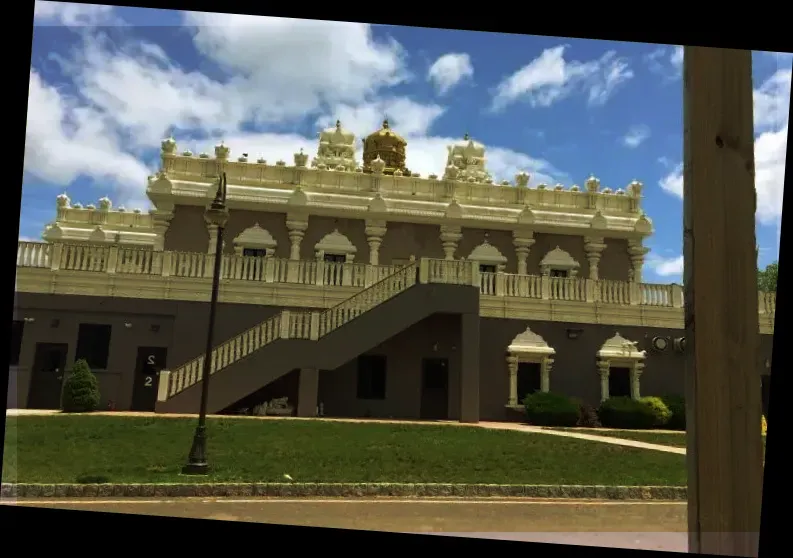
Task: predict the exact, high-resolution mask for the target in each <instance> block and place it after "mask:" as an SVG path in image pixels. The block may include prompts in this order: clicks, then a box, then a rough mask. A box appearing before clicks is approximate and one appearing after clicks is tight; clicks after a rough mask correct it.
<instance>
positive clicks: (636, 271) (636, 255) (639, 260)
mask: <svg viewBox="0 0 793 558" xmlns="http://www.w3.org/2000/svg"><path fill="white" fill-rule="evenodd" d="M649 251H650V249H649V248H645V247H644V246H643V245H642V241H641V240H628V255H629V256H630V259H631V269H632V270H633V282H634V283H641V282H642V268H643V267H644V256H646V255H647V253H648V252H649Z"/></svg>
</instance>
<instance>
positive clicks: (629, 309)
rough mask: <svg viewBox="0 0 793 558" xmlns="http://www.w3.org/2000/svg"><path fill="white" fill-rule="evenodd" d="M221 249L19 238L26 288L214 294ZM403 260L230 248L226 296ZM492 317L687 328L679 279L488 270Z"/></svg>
mask: <svg viewBox="0 0 793 558" xmlns="http://www.w3.org/2000/svg"><path fill="white" fill-rule="evenodd" d="M213 262H214V256H212V255H210V254H203V253H187V252H155V251H151V250H143V249H135V248H121V247H118V246H91V245H76V244H48V243H41V242H20V243H19V246H18V251H17V290H18V291H20V292H34V293H53V294H82V295H86V294H88V295H96V296H119V297H132V298H153V299H171V300H196V301H201V300H207V299H208V297H209V292H210V281H211V278H212V266H213ZM396 269H398V268H397V267H396V266H374V265H369V264H364V263H332V262H324V261H297V260H284V259H278V258H271V257H250V256H237V255H223V261H222V264H221V273H222V282H221V290H220V300H221V301H222V302H233V303H242V304H261V305H269V306H283V307H306V308H328V307H330V306H333V305H335V304H338V303H340V302H342V301H344V300H346V299H347V298H349V297H350V296H352V295H353V294H355V293H356V292H358V291H361V290H363V289H365V288H366V287H368V286H369V285H372V284H374V283H376V282H377V281H379V280H380V279H382V278H384V277H386V276H388V275H390V274H391V273H393V272H394V271H396ZM479 275H480V277H479V283H480V292H481V303H480V314H481V315H482V316H483V317H492V318H512V319H532V320H551V321H560V322H574V323H576V322H577V323H600V324H613V325H622V324H625V325H644V326H647V327H672V328H680V329H682V328H683V304H684V302H683V289H682V287H681V286H680V285H675V284H672V285H660V284H652V283H631V282H627V281H609V280H600V281H593V280H590V279H584V278H578V277H575V278H560V277H548V276H539V275H518V274H510V273H480V274H479ZM775 309H776V294H775V293H766V292H758V312H759V319H760V331H761V333H773V327H774V313H775Z"/></svg>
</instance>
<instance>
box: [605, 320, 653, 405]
mask: <svg viewBox="0 0 793 558" xmlns="http://www.w3.org/2000/svg"><path fill="white" fill-rule="evenodd" d="M646 356H647V352H646V351H640V350H639V349H637V348H636V342H635V341H629V340H627V339H625V338H624V337H623V336H621V335H620V334H619V333H617V334H616V335H614V337H612V338H611V339H608V340H607V341H606V342H605V343H603V346H602V347H601V348H600V350H599V351H598V352H597V368H598V374H600V399H601V401H605V400H606V399H608V398H609V397H610V393H609V391H610V390H609V379H610V375H611V370H612V369H613V368H627V369H628V371H629V377H630V395H631V397H632V398H633V399H639V397H641V395H640V393H641V392H640V389H639V380H640V378H641V375H642V371H643V369H644V359H645V358H646Z"/></svg>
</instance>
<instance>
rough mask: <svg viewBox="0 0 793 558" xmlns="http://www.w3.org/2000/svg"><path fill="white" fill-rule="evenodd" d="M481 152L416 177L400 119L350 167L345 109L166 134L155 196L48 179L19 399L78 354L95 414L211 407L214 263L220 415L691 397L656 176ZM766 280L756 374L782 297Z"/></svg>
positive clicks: (46, 403) (28, 250) (762, 367)
mask: <svg viewBox="0 0 793 558" xmlns="http://www.w3.org/2000/svg"><path fill="white" fill-rule="evenodd" d="M486 151H487V150H486V147H485V146H484V145H483V144H481V143H478V142H476V141H474V140H473V139H472V138H470V137H469V136H468V134H466V135H465V136H464V138H463V139H462V140H461V141H459V142H455V143H454V144H453V145H450V146H449V148H448V156H447V160H446V163H445V170H444V172H443V174H442V175H441V176H437V175H434V174H431V175H429V176H426V177H422V176H419V175H418V173H413V172H410V171H409V170H408V166H407V165H408V150H407V141H406V140H405V139H404V138H403V137H402V136H400V135H399V134H398V133H397V132H396V131H394V130H393V129H392V128H391V127H390V125H389V122H388V121H387V120H386V121H385V122H383V126H382V128H381V129H380V130H377V131H375V132H374V133H372V134H371V135H369V136H367V137H366V138H365V139H364V140H363V155H362V160H361V161H360V162H359V161H357V160H356V138H355V135H354V134H352V133H351V132H349V131H347V130H345V129H344V128H343V126H342V123H341V122H337V123H336V125H335V126H334V127H332V128H329V129H326V130H322V131H321V132H320V134H319V138H318V146H317V152H316V155H315V156H314V157H313V158H311V160H310V161H309V155H308V154H307V153H304V152H303V151H302V150H301V151H300V152H298V153H295V154H294V157H293V160H292V161H290V162H289V163H287V162H286V161H282V160H280V161H276V162H274V163H268V162H267V161H266V160H265V159H257V160H256V161H249V160H248V157H247V155H242V156H240V157H237V158H236V159H232V158H231V149H230V148H229V147H228V146H226V145H224V144H220V145H218V146H216V148H215V150H214V156H210V155H209V154H207V153H201V154H199V155H194V154H193V153H192V152H190V151H181V152H180V151H179V149H178V146H177V144H176V141H175V140H174V139H173V138H168V139H166V140H164V141H163V142H162V145H161V165H160V169H159V170H158V172H157V173H156V174H155V175H153V176H151V177H149V179H148V183H147V184H146V194H147V196H148V198H149V200H150V201H151V205H152V208H151V209H149V210H146V211H142V210H140V209H131V210H130V209H126V208H123V207H114V206H113V204H112V203H111V201H110V200H109V199H108V198H102V199H101V200H98V202H97V204H96V205H94V204H90V203H89V204H80V203H78V202H77V201H76V200H72V199H71V198H70V197H69V196H68V195H67V194H62V195H60V196H58V198H57V199H56V200H55V201H56V203H55V218H54V220H53V221H52V223H50V224H49V225H47V226H46V228H45V230H44V231H43V233H42V239H43V241H42V242H20V243H19V250H18V253H17V279H16V280H17V293H16V298H15V308H14V322H13V323H14V328H13V336H12V340H11V344H12V351H11V352H12V355H11V356H12V358H11V382H10V385H9V393H8V406H9V408H14V407H22V408H45V409H46V408H58V407H59V402H60V393H61V387H62V382H63V376H64V371H65V370H68V369H69V368H70V367H71V365H72V363H73V362H74V361H75V360H77V359H80V358H84V359H86V360H87V361H88V363H89V366H90V367H91V369H92V370H93V372H94V373H95V374H96V375H97V377H98V379H99V383H100V388H101V393H102V400H103V401H102V405H103V407H104V406H107V407H108V408H114V409H119V410H125V409H132V410H142V411H147V410H148V411H151V410H153V411H156V412H160V413H191V412H197V410H198V405H199V400H200V392H201V379H200V378H201V371H202V368H203V364H204V363H203V360H204V345H205V339H206V335H207V327H208V314H209V300H210V293H211V283H212V274H213V264H214V261H215V259H216V258H217V257H220V258H222V260H221V279H220V291H219V304H218V309H217V317H216V323H215V335H214V346H215V349H214V352H213V356H212V362H211V363H210V370H211V373H212V382H211V386H210V395H209V402H208V410H209V412H210V413H262V412H275V413H280V414H290V413H291V414H296V415H298V416H316V415H317V414H321V415H325V416H336V417H390V418H405V419H417V418H423V419H450V420H459V421H464V422H476V421H478V420H494V421H498V420H513V419H515V418H517V417H520V409H521V407H520V405H521V401H522V400H523V398H524V397H525V396H526V395H528V394H530V393H533V392H535V391H553V392H558V393H563V394H567V395H570V396H575V397H578V398H580V399H582V400H583V401H586V402H588V403H590V404H591V405H597V404H598V403H599V402H600V401H602V400H604V399H606V398H608V397H612V396H627V397H634V398H638V397H642V396H645V395H665V394H671V393H682V392H683V364H684V354H685V351H686V339H685V337H684V331H683V290H682V287H681V286H680V285H676V284H653V283H647V282H645V280H644V275H645V274H644V266H645V261H646V257H647V253H648V251H649V250H648V248H647V247H646V241H647V239H648V238H649V237H650V236H651V235H652V233H653V225H652V222H651V220H650V218H649V217H648V216H647V215H646V214H645V213H644V211H643V210H642V190H643V186H642V184H641V183H640V182H638V181H633V182H631V183H630V184H628V185H626V186H625V187H624V188H612V187H608V186H605V185H603V184H601V182H600V180H598V179H597V178H596V177H594V176H590V177H589V178H587V179H586V180H585V181H584V183H583V185H582V186H580V187H579V186H578V185H572V186H563V185H561V184H556V185H546V184H540V185H538V186H536V187H529V183H530V176H529V175H528V174H527V173H525V172H521V173H518V174H517V175H516V176H515V177H514V179H513V180H512V181H509V180H504V181H502V182H500V183H499V182H496V181H494V179H493V177H492V176H491V174H490V173H489V171H488V168H487V156H486V155H487V153H486ZM222 174H225V176H226V178H227V184H228V188H227V200H226V205H227V207H228V220H227V222H226V224H225V226H224V228H223V229H222V234H223V239H222V240H223V242H222V244H221V245H222V246H223V249H222V254H216V253H215V247H216V245H217V239H218V235H219V234H221V230H219V229H218V227H217V226H216V225H214V224H212V222H210V221H208V220H207V219H206V218H205V210H206V208H207V206H208V204H209V203H210V202H211V201H212V199H213V198H214V197H215V194H216V192H217V191H218V184H219V176H221V175H222ZM757 296H758V311H759V317H760V329H759V332H758V334H759V338H760V349H759V355H760V358H759V360H758V381H760V380H761V377H762V376H763V374H767V373H768V367H767V363H768V362H769V360H768V359H770V357H771V347H772V336H773V324H774V310H775V295H774V294H773V293H765V292H759V293H758V295H757ZM726 373H728V371H725V374H726ZM268 409H269V411H268Z"/></svg>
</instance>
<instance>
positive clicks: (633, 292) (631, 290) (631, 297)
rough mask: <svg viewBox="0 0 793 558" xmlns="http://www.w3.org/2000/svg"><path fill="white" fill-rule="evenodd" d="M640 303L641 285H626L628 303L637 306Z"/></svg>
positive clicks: (631, 283)
mask: <svg viewBox="0 0 793 558" xmlns="http://www.w3.org/2000/svg"><path fill="white" fill-rule="evenodd" d="M641 302H642V284H641V283H636V282H635V281H631V282H630V283H628V303H629V304H630V305H631V306H637V305H638V304H641Z"/></svg>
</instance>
